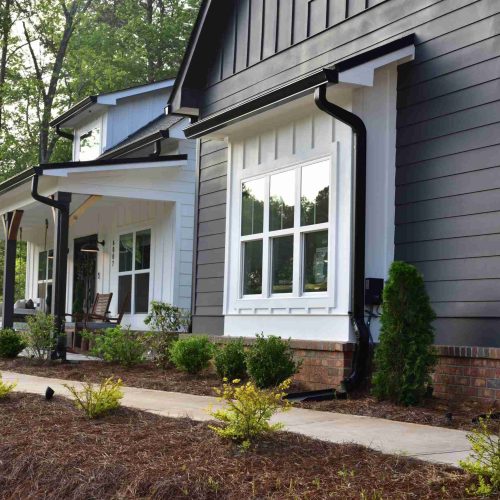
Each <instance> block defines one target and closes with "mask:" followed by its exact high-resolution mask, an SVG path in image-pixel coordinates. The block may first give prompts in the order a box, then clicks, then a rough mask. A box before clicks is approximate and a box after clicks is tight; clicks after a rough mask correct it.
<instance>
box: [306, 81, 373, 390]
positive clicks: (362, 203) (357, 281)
mask: <svg viewBox="0 0 500 500" xmlns="http://www.w3.org/2000/svg"><path fill="white" fill-rule="evenodd" d="M327 76H328V75H327ZM327 85H328V84H327V83H324V84H322V85H321V86H320V87H318V88H317V89H316V91H315V93H314V101H315V103H316V106H317V107H318V108H319V109H321V110H322V111H324V112H325V113H327V114H329V115H330V116H332V117H333V118H335V119H336V120H339V121H341V122H342V123H345V124H346V125H348V126H349V127H350V128H351V129H352V132H353V136H354V158H355V159H354V190H353V192H354V203H353V209H354V220H353V222H354V238H353V242H352V244H353V248H354V250H353V273H352V284H351V308H352V311H351V312H350V316H351V321H352V325H353V328H354V332H355V334H356V340H357V345H356V350H355V352H354V359H353V369H352V372H351V374H350V375H349V376H348V377H347V378H345V379H344V380H343V381H342V389H343V390H344V391H347V392H349V391H352V390H353V389H354V388H356V387H358V386H359V385H360V384H361V383H362V382H363V381H364V379H365V377H366V375H367V367H368V360H369V356H370V332H369V330H368V327H367V325H366V323H365V294H364V288H365V226H366V222H365V216H366V126H365V124H364V123H363V120H362V119H361V118H360V117H359V116H357V115H355V114H354V113H351V112H350V111H347V110H346V109H344V108H341V107H340V106H337V105H336V104H333V103H332V102H330V101H328V99H327V98H326V89H327Z"/></svg>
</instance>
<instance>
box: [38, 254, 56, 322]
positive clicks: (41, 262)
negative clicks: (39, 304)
mask: <svg viewBox="0 0 500 500" xmlns="http://www.w3.org/2000/svg"><path fill="white" fill-rule="evenodd" d="M53 269H54V251H53V250H48V251H47V250H45V251H43V252H40V253H39V254H38V280H37V281H38V287H37V290H38V297H40V298H43V299H45V310H46V312H48V313H50V312H51V301H52V272H53Z"/></svg>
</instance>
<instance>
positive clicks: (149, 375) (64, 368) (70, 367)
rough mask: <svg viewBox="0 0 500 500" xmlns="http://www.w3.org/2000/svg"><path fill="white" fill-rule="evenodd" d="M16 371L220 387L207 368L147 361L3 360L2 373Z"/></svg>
mask: <svg viewBox="0 0 500 500" xmlns="http://www.w3.org/2000/svg"><path fill="white" fill-rule="evenodd" d="M2 370H5V371H13V372H19V373H26V374H28V375H36V376H38V377H52V378H60V379H63V380H76V381H83V380H86V381H89V382H94V383H99V382H102V381H103V380H104V379H106V378H109V377H119V378H121V379H122V381H123V385H125V386H130V387H140V388H142V389H155V390H158V391H171V392H185V393H187V394H195V395H200V396H213V395H214V389H213V388H214V387H221V385H222V384H221V381H220V379H219V377H217V375H216V374H215V373H214V372H212V371H209V370H207V371H206V372H203V373H201V374H200V375H197V376H196V375H190V374H188V373H184V372H180V371H178V370H176V369H174V368H166V369H162V368H158V367H157V366H156V365H155V364H154V363H144V364H141V365H138V366H134V367H132V368H124V367H123V366H120V365H117V364H113V363H103V362H102V361H82V362H78V363H65V364H61V363H60V362H54V361H38V360H34V359H28V358H16V359H0V372H1V371H2Z"/></svg>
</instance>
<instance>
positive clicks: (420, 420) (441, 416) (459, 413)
mask: <svg viewBox="0 0 500 500" xmlns="http://www.w3.org/2000/svg"><path fill="white" fill-rule="evenodd" d="M300 406H301V407H303V408H309V409H312V410H321V411H332V412H336V413H347V414H350V415H363V416H366V417H377V418H386V419H388V420H398V421H400V422H409V423H414V424H423V425H433V426H438V427H449V428H451V429H462V430H466V431H470V430H473V429H476V428H477V427H478V423H477V422H473V419H474V418H475V417H477V416H479V415H486V414H488V413H490V412H498V409H497V408H495V406H488V405H484V404H481V403H478V402H474V401H465V400H462V399H460V398H455V399H452V400H447V399H440V398H434V397H433V398H427V399H425V400H424V402H423V403H422V405H421V406H410V407H406V406H400V405H397V404H394V403H391V402H389V401H378V400H377V399H375V398H374V397H373V396H371V395H370V394H369V392H368V391H363V392H358V393H354V394H351V395H349V397H348V399H334V400H332V401H313V402H308V403H301V404H300ZM489 428H490V430H491V432H493V433H498V432H500V420H493V419H492V420H491V421H490V423H489Z"/></svg>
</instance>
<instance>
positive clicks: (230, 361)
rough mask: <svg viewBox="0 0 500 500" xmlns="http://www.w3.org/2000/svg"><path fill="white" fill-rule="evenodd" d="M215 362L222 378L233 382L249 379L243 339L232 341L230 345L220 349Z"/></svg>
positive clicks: (217, 351) (216, 353)
mask: <svg viewBox="0 0 500 500" xmlns="http://www.w3.org/2000/svg"><path fill="white" fill-rule="evenodd" d="M214 360H215V368H216V370H217V374H218V375H219V377H220V378H227V379H228V380H229V381H232V380H235V379H240V380H241V379H244V378H246V377H247V364H246V359H245V346H244V344H243V340H242V339H238V340H232V341H230V342H229V343H228V344H226V345H224V346H221V347H218V348H217V350H216V352H215V358H214Z"/></svg>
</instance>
